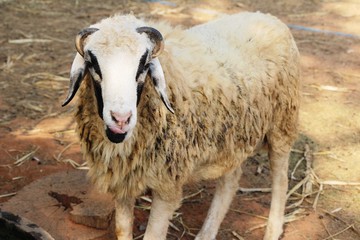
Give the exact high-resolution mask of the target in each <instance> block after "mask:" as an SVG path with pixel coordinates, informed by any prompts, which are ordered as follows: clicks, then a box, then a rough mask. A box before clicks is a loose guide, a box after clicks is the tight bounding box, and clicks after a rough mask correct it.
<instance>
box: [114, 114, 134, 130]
mask: <svg viewBox="0 0 360 240" xmlns="http://www.w3.org/2000/svg"><path fill="white" fill-rule="evenodd" d="M110 114H111V118H112V120H113V121H114V122H116V124H117V125H118V126H119V127H124V126H126V125H128V124H129V122H130V119H131V116H132V113H131V111H130V112H128V113H125V114H122V113H117V112H113V111H110Z"/></svg>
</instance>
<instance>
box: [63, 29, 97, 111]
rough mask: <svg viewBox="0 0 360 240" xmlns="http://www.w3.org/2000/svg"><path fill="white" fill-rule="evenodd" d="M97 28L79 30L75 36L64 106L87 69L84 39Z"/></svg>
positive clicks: (73, 93)
mask: <svg viewBox="0 0 360 240" xmlns="http://www.w3.org/2000/svg"><path fill="white" fill-rule="evenodd" d="M98 30H99V29H98V28H85V29H83V30H81V31H80V32H79V33H78V34H77V35H76V38H75V47H76V50H77V53H76V56H75V59H74V61H73V64H72V66H71V71H70V85H69V93H68V96H67V97H66V99H65V101H64V103H63V104H62V106H63V107H64V106H66V105H67V104H68V103H69V102H70V101H71V100H72V99H73V97H74V96H75V94H76V92H77V90H78V89H79V87H80V83H81V81H82V80H83V78H84V76H85V74H86V71H87V70H88V69H87V65H86V63H85V60H84V58H83V57H84V41H85V39H86V38H87V37H88V36H89V35H91V34H93V33H94V32H96V31H98Z"/></svg>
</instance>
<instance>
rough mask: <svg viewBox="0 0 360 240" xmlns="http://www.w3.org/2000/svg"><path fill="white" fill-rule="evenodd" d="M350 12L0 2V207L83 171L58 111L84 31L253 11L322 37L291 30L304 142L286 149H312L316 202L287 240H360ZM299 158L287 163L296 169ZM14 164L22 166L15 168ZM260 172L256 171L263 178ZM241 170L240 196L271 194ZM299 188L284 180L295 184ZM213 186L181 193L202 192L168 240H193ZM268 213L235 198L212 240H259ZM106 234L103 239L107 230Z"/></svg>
mask: <svg viewBox="0 0 360 240" xmlns="http://www.w3.org/2000/svg"><path fill="white" fill-rule="evenodd" d="M358 9H360V3H359V2H357V1H351V0H344V1H331V0H330V1H325V0H324V1H299V0H296V1H295V0H290V1H285V0H280V1H275V0H270V1H261V0H255V1H254V0H240V1H236V0H225V1H206V0H202V1H189V0H174V1H160V2H159V1H139V0H137V1H126V0H123V1H111V0H104V1H95V0H88V1H51V0H34V1H21V0H3V1H0V15H1V16H2V23H3V24H2V25H1V26H0V195H1V197H0V203H1V202H3V203H4V202H7V201H9V199H11V196H13V194H12V193H14V194H15V193H16V192H18V191H21V189H22V188H23V187H24V186H26V185H28V184H29V183H31V182H33V181H34V180H37V179H40V178H42V177H44V176H47V175H50V174H52V173H55V172H60V171H64V170H69V169H73V167H72V166H71V165H70V163H69V161H70V160H71V161H73V162H76V163H79V164H81V163H82V162H83V159H82V155H81V153H80V148H79V145H78V143H77V137H76V135H75V133H74V131H73V129H74V122H73V120H72V112H73V105H71V107H67V108H61V106H60V105H61V102H62V100H63V99H64V97H65V94H66V91H67V85H68V75H69V69H70V65H71V62H72V59H73V56H74V53H75V50H74V47H73V41H74V36H75V34H76V33H77V32H78V31H79V30H80V29H81V28H83V27H85V26H88V25H89V24H91V23H93V22H95V21H97V20H99V19H101V18H104V17H107V16H109V15H112V14H114V13H129V12H133V13H134V14H135V15H137V16H140V17H145V18H152V19H166V20H168V21H170V22H172V23H174V24H182V25H185V26H192V25H195V24H198V23H202V22H206V21H209V20H211V19H213V18H216V17H217V16H219V15H221V13H235V12H240V11H256V10H259V11H262V12H268V13H271V14H273V15H275V16H278V17H279V18H280V19H281V20H283V21H284V22H285V23H287V24H293V25H299V26H305V27H310V28H316V29H320V30H326V31H327V32H324V31H323V32H313V31H311V30H310V29H307V30H299V29H292V32H293V34H294V37H295V40H296V42H297V44H298V47H299V50H300V53H301V55H302V59H301V64H302V76H303V89H302V95H303V100H302V108H301V114H300V130H301V133H302V135H301V136H300V137H299V141H298V143H297V145H296V146H295V147H294V148H295V149H297V150H301V151H303V150H304V146H305V145H306V144H308V145H309V146H310V147H311V153H312V154H313V158H314V162H313V169H314V171H315V173H316V175H317V176H318V177H319V179H314V181H313V182H314V191H315V192H314V194H312V195H311V196H309V197H308V198H306V199H305V201H304V202H303V203H302V204H301V205H300V206H299V207H298V208H297V209H298V210H299V209H300V210H303V211H304V212H305V214H303V215H302V216H303V217H302V218H300V219H297V220H296V221H293V222H290V223H287V224H286V226H285V233H284V237H283V239H288V240H297V239H299V240H300V239H350V240H351V239H360V235H359V229H360V204H359V199H360V184H359V183H360V174H359V172H360V157H359V156H360V106H359V103H360V92H359V89H360V81H359V80H360V58H359V54H360V24H359V22H360V13H359V11H358ZM339 33H340V34H339ZM341 33H346V34H348V35H346V36H343V35H341ZM305 136H306V137H305ZM310 139H311V140H310ZM301 156H302V155H301V154H300V155H299V154H298V155H296V153H294V155H293V156H292V168H293V167H294V165H295V163H296V161H298V160H299V159H300V158H301ZM19 159H23V160H24V161H23V163H22V164H20V165H15V164H14V163H15V162H16V161H17V160H19ZM259 166H264V167H263V171H262V172H261V173H260V174H258V173H257V169H258V168H259ZM301 169H302V170H301V171H300V173H299V174H298V175H299V177H303V175H304V171H303V170H304V166H303V165H302V167H301ZM79 171H81V170H79ZM244 172H245V173H244V176H243V177H242V179H241V182H240V185H241V186H242V187H249V188H255V187H269V185H268V182H269V181H268V178H269V171H268V167H267V165H266V163H265V162H264V160H263V159H260V160H259V159H253V160H251V161H249V162H247V163H246V164H245V166H244ZM327 180H332V181H333V182H332V184H328V182H326V181H327ZM299 181H300V180H299V179H298V180H296V181H292V182H291V186H294V185H295V184H296V183H298V182H299ZM324 181H325V182H324ZM334 181H336V182H334ZM319 183H323V184H322V187H323V191H322V192H321V194H320V195H319V199H318V202H317V204H316V209H314V208H313V203H314V201H315V197H316V191H317V190H318V189H319V187H320V184H319ZM214 186H215V184H214V182H210V183H199V184H197V185H194V186H188V187H187V188H186V189H185V192H184V195H185V196H187V195H189V194H191V193H195V192H197V191H199V190H200V189H204V190H203V191H202V192H201V193H199V194H198V195H196V196H194V197H192V198H189V199H187V200H186V201H185V202H184V204H183V206H182V207H181V208H180V209H179V210H178V212H179V213H181V215H180V216H178V217H177V218H175V220H174V221H173V223H174V224H175V225H176V226H177V227H178V228H179V231H176V230H174V229H173V228H171V229H170V234H169V239H193V236H192V234H196V232H197V231H198V229H199V228H200V227H201V223H202V221H203V219H204V218H205V215H206V211H207V208H208V206H209V204H210V201H211V196H212V193H213V190H214ZM5 194H10V196H9V197H5V196H3V195H5ZM140 203H143V202H142V201H141V200H139V204H140ZM143 204H146V203H143ZM269 204H270V194H268V193H239V194H238V196H237V197H236V199H235V200H234V203H233V205H232V206H231V209H232V210H230V211H229V213H228V215H227V216H226V219H225V220H224V222H223V224H222V226H221V230H220V232H219V235H218V239H225V240H227V239H240V238H238V237H236V236H235V235H234V234H233V232H236V233H237V234H239V235H241V236H242V237H244V238H245V239H261V236H262V235H263V233H264V228H259V229H256V230H252V231H249V230H250V229H251V228H252V227H254V226H256V225H257V224H262V223H264V222H265V220H264V219H262V217H264V216H267V213H268V208H269ZM0 207H1V205H0ZM135 214H136V222H135V233H136V234H137V235H139V234H141V233H142V232H143V227H144V226H145V225H146V221H147V216H148V211H147V210H141V209H136V211H135ZM343 230H344V231H343ZM332 235H336V236H332ZM107 236H108V237H109V236H111V231H110V230H109V235H107Z"/></svg>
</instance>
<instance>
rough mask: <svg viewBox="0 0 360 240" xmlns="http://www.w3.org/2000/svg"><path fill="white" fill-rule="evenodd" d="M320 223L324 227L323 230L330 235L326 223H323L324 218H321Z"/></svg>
mask: <svg viewBox="0 0 360 240" xmlns="http://www.w3.org/2000/svg"><path fill="white" fill-rule="evenodd" d="M321 223H322V225H323V227H324V228H325V231H326V233H327V234H328V235H329V236H332V234H331V233H330V231H329V229H328V228H327V226H326V224H325V223H324V220H323V219H321Z"/></svg>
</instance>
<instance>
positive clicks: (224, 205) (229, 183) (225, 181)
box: [195, 167, 242, 240]
mask: <svg viewBox="0 0 360 240" xmlns="http://www.w3.org/2000/svg"><path fill="white" fill-rule="evenodd" d="M241 173H242V171H241V167H239V168H238V169H236V170H235V171H233V172H230V173H227V174H225V175H224V176H223V177H222V178H220V179H219V181H218V183H217V185H216V191H215V195H214V198H213V200H212V203H211V206H210V209H209V211H208V214H207V217H206V219H205V222H204V224H203V226H202V228H201V230H200V232H199V233H198V235H197V236H196V238H195V240H214V239H215V238H216V234H217V232H218V230H219V227H220V224H221V222H222V220H223V219H224V217H225V215H226V213H227V211H228V209H229V207H230V204H231V202H232V199H233V197H234V195H235V193H236V190H237V189H238V187H239V178H240V176H241Z"/></svg>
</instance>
